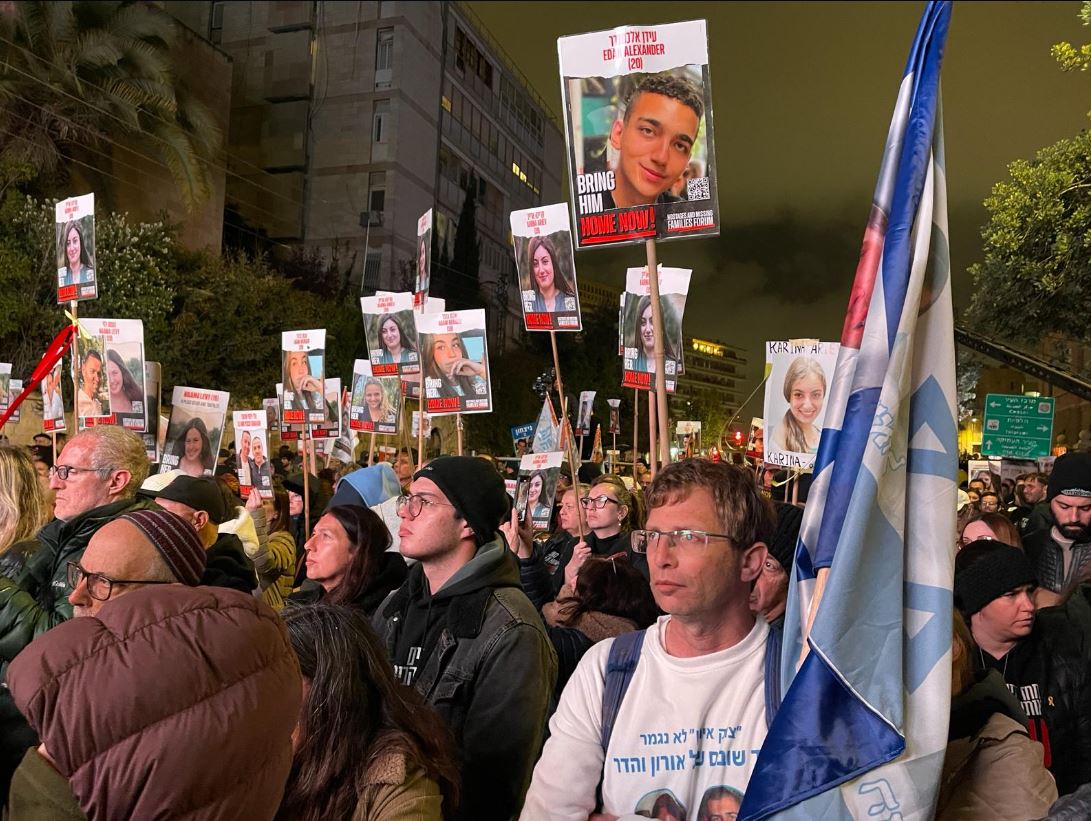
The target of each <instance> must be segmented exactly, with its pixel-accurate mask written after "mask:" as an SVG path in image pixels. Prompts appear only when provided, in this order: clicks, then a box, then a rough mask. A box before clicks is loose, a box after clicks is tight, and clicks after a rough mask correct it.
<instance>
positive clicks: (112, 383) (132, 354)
mask: <svg viewBox="0 0 1091 821" xmlns="http://www.w3.org/2000/svg"><path fill="white" fill-rule="evenodd" d="M106 385H107V387H108V388H109V390H110V413H111V414H112V415H114V416H116V417H117V424H118V425H120V426H121V427H123V428H126V429H128V430H132V431H136V432H138V433H143V432H144V430H145V428H146V427H147V424H146V420H145V407H146V406H145V402H146V401H147V394H146V393H145V389H144V343H143V342H112V343H110V345H108V346H107V348H106Z"/></svg>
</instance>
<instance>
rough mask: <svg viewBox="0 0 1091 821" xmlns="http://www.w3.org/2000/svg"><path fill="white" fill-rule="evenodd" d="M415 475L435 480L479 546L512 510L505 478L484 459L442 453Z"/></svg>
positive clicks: (490, 537) (490, 538)
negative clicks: (472, 533)
mask: <svg viewBox="0 0 1091 821" xmlns="http://www.w3.org/2000/svg"><path fill="white" fill-rule="evenodd" d="M413 478H414V479H431V480H432V481H433V482H435V483H436V486H437V487H438V488H439V489H440V490H441V491H442V492H443V495H444V496H446V497H447V501H449V502H450V503H451V504H452V505H454V506H455V509H456V510H457V511H458V515H459V516H461V517H462V518H464V519H465V520H466V523H467V524H468V525H469V526H470V529H471V530H472V531H473V532H474V537H475V540H476V542H477V546H478V547H480V546H481V545H483V544H485V543H486V542H489V541H491V540H492V539H493V538H494V537H495V536H496V529H497V528H498V527H499V526H500V523H501V522H502V521H503V520H504V519H505V518H506V517H507V516H508V515H509V514H510V513H511V497H510V496H508V492H507V491H506V490H505V489H504V480H503V479H501V478H500V474H498V473H497V472H496V469H495V468H494V467H493V466H492V463H491V462H489V461H487V460H485V459H478V458H477V457H476V456H440V457H439V458H438V459H433V460H432V461H431V462H429V463H428V464H427V465H425V466H424V467H423V468H421V469H420V470H418V471H417V472H416V473H415V474H413Z"/></svg>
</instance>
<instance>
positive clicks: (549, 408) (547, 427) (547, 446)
mask: <svg viewBox="0 0 1091 821" xmlns="http://www.w3.org/2000/svg"><path fill="white" fill-rule="evenodd" d="M531 450H532V451H534V452H535V453H547V452H549V451H552V450H561V426H560V425H559V424H558V423H557V414H556V413H554V411H553V403H552V402H551V401H550V399H549V397H548V396H547V397H546V398H545V401H544V402H542V410H541V412H540V413H539V414H538V422H537V424H536V425H535V426H534V442H533V444H532V446H531Z"/></svg>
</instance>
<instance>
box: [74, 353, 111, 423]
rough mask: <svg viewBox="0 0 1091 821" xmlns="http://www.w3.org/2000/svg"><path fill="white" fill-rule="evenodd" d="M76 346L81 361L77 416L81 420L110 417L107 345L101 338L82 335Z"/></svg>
mask: <svg viewBox="0 0 1091 821" xmlns="http://www.w3.org/2000/svg"><path fill="white" fill-rule="evenodd" d="M76 345H77V347H78V349H79V360H80V371H79V393H78V394H77V395H76V415H77V416H78V417H79V418H80V419H95V418H98V417H102V416H109V415H110V389H109V386H108V385H107V383H106V378H105V377H106V343H105V341H104V340H103V338H102V337H101V336H83V335H81V336H80V338H79V339H78V340H77V342H76Z"/></svg>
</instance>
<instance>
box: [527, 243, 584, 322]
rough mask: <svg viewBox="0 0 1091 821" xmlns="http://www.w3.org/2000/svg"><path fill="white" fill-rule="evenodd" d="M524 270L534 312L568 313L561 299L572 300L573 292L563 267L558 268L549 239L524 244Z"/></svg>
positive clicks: (569, 279) (570, 280) (554, 250)
mask: <svg viewBox="0 0 1091 821" xmlns="http://www.w3.org/2000/svg"><path fill="white" fill-rule="evenodd" d="M527 261H528V266H527V270H528V271H530V284H531V286H532V287H533V288H534V310H535V311H536V312H539V313H542V312H546V311H548V312H549V313H559V312H561V311H565V310H568V309H567V308H566V307H565V303H564V298H565V297H574V296H575V295H576V288H575V286H574V285H573V284H572V278H571V277H570V276H569V272H568V271H566V270H565V266H564V265H561V264H560V260H559V259H558V257H557V248H556V246H555V245H554V244H553V240H551V239H550V238H549V237H532V238H531V240H530V242H529V243H528V244H527Z"/></svg>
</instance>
